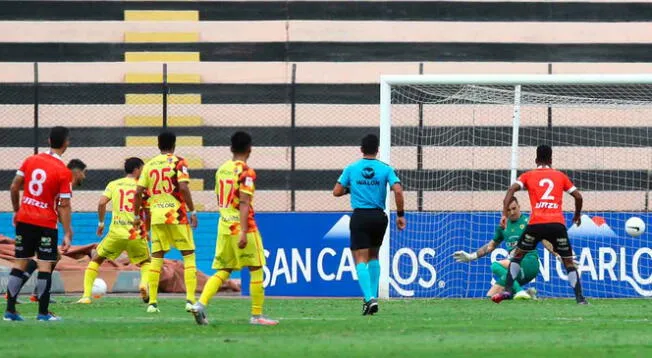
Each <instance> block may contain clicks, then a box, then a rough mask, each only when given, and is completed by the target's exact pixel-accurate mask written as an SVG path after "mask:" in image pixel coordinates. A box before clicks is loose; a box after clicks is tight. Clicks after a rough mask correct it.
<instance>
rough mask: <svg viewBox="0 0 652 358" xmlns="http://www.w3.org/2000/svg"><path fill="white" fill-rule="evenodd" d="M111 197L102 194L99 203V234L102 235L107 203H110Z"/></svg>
mask: <svg viewBox="0 0 652 358" xmlns="http://www.w3.org/2000/svg"><path fill="white" fill-rule="evenodd" d="M110 201H111V199H109V198H107V197H106V196H104V195H102V196H100V201H99V203H97V232H96V234H97V236H98V237H100V236H102V233H103V232H104V218H105V217H106V204H108V203H109V202H110Z"/></svg>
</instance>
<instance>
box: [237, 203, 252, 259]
mask: <svg viewBox="0 0 652 358" xmlns="http://www.w3.org/2000/svg"><path fill="white" fill-rule="evenodd" d="M250 205H251V195H249V194H247V193H243V192H240V241H238V247H239V248H241V249H244V248H245V247H246V246H247V231H249V207H250Z"/></svg>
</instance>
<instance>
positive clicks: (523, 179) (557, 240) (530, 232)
mask: <svg viewBox="0 0 652 358" xmlns="http://www.w3.org/2000/svg"><path fill="white" fill-rule="evenodd" d="M536 164H537V169H534V170H530V171H528V172H526V173H523V174H522V175H521V176H520V177H519V178H518V180H517V181H516V183H514V184H512V186H511V187H510V188H509V190H507V194H506V195H505V200H504V202H503V204H504V212H505V213H506V212H507V207H508V205H509V203H510V202H511V201H512V197H514V193H516V192H517V191H519V190H521V189H525V190H527V191H528V194H529V196H530V205H531V206H532V214H531V215H530V221H529V222H528V224H527V227H526V228H525V231H524V232H523V234H522V235H521V238H520V239H519V240H518V243H517V244H516V245H517V246H516V249H515V250H514V251H513V252H512V256H511V258H510V264H509V270H508V271H509V272H508V274H507V280H506V283H505V292H503V293H498V294H496V295H494V296H493V297H492V298H491V299H492V300H493V301H494V302H496V303H500V302H501V301H503V300H505V299H512V296H513V286H514V280H515V279H516V277H517V276H518V275H519V273H520V272H521V260H522V259H523V256H525V254H526V253H528V252H530V251H532V250H536V249H537V244H538V243H539V242H540V241H541V240H548V241H549V242H550V243H551V244H552V246H553V248H554V251H555V252H557V253H558V254H559V256H561V258H562V260H563V262H564V267H565V268H566V272H567V273H568V283H570V285H571V287H572V288H573V291H574V292H575V299H576V301H577V303H579V304H587V302H586V299H585V298H584V296H583V295H582V285H581V284H580V275H579V273H578V272H577V268H576V267H575V263H574V262H573V250H572V249H571V245H570V241H569V240H568V233H567V231H566V225H565V224H566V223H565V221H564V214H563V212H562V196H563V194H564V192H567V193H568V194H570V195H571V196H572V197H573V198H574V199H575V215H574V216H573V222H574V223H576V224H577V225H580V222H581V215H582V194H580V192H579V190H577V188H576V187H575V185H573V183H572V182H571V181H570V179H568V176H566V174H564V173H563V172H561V171H558V170H555V169H552V168H551V165H552V148H550V147H549V146H547V145H540V146H538V147H537V158H536Z"/></svg>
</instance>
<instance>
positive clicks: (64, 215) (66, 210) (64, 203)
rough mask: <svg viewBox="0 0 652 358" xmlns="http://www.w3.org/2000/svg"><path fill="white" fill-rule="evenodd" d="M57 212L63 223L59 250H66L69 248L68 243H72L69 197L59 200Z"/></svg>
mask: <svg viewBox="0 0 652 358" xmlns="http://www.w3.org/2000/svg"><path fill="white" fill-rule="evenodd" d="M57 212H58V213H59V221H61V224H62V225H63V232H64V234H63V245H62V247H61V251H63V252H66V251H68V249H69V248H70V244H72V206H71V205H70V199H69V198H63V199H60V200H59V206H57Z"/></svg>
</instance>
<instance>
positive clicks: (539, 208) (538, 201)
mask: <svg viewBox="0 0 652 358" xmlns="http://www.w3.org/2000/svg"><path fill="white" fill-rule="evenodd" d="M516 183H517V184H518V185H520V186H521V188H522V189H525V190H527V191H528V194H529V196H530V205H531V206H532V214H531V215H530V221H529V223H528V225H532V224H547V223H559V224H562V225H565V224H566V223H565V221H564V214H563V213H562V202H563V200H562V196H563V194H564V192H567V193H568V194H570V193H572V192H574V191H575V190H577V188H576V187H575V185H573V183H572V182H571V181H570V179H568V177H567V176H566V174H564V173H562V172H560V171H559V170H555V169H552V168H550V167H539V168H537V169H535V170H530V171H528V172H525V173H523V174H521V176H520V177H518V180H516Z"/></svg>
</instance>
